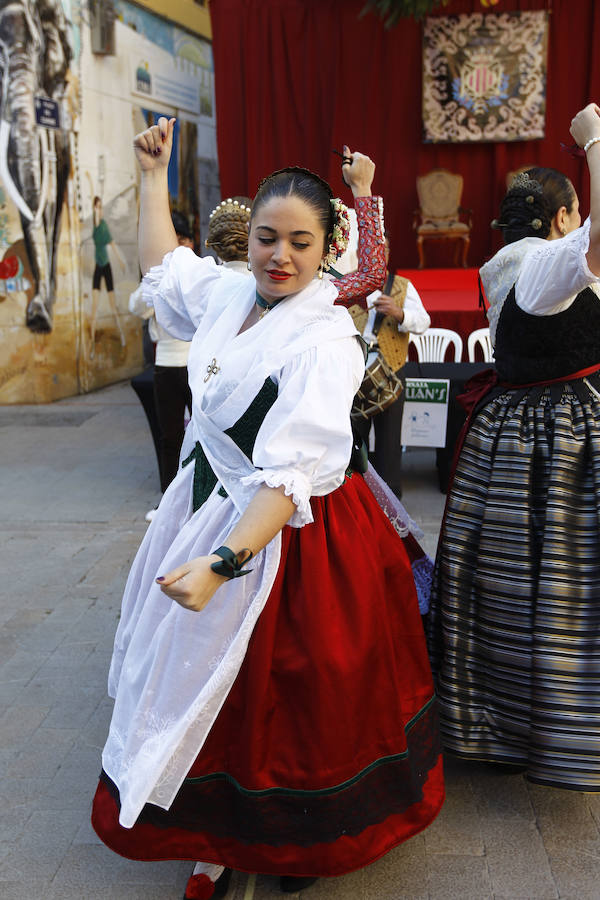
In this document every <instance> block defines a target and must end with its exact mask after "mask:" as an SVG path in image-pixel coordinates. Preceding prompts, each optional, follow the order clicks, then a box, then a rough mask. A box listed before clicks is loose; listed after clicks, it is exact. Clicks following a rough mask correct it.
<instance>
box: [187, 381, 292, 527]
mask: <svg viewBox="0 0 600 900" xmlns="http://www.w3.org/2000/svg"><path fill="white" fill-rule="evenodd" d="M277 391H278V387H277V385H276V384H275V382H274V381H272V380H271V379H270V378H267V380H266V381H265V383H264V384H263V386H262V388H261V389H260V391H259V392H258V394H257V395H256V397H255V398H254V400H253V401H252V403H251V404H250V406H249V407H248V409H247V410H246V412H245V413H244V414H243V415H242V416H241V417H240V418H239V419H238V420H237V422H236V423H235V424H234V425H232V426H231V428H227V429H226V431H225V434H227V435H229V437H230V438H231V439H232V441H234V442H235V443H236V444H237V445H238V447H239V448H240V450H241V451H242V453H245V454H246V456H247V457H248V459H252V451H253V450H254V444H255V441H256V436H257V434H258V432H259V430H260V426H261V425H262V423H263V421H264V418H265V416H266V415H267V413H268V412H269V410H270V409H271V407H272V406H273V404H274V403H275V400H276V399H277ZM192 460H193V461H194V488H193V504H192V506H193V510H194V512H196V510H197V509H200V507H201V506H202V504H203V503H205V502H206V501H207V500H208V498H209V497H210V495H211V494H212V492H213V489H214V487H215V485H216V483H217V476H216V475H215V473H214V472H213V470H212V468H211V465H210V463H209V461H208V459H207V458H206V454H205V452H204V450H203V449H202V444H201V443H200V441H197V442H196V446H195V447H194V449H193V450H192V452H191V453H190V455H189V456H188V458H187V459H185V460H184V461H183V462H182V464H181V465H182V466H187V465H188V463H191V462H192ZM219 493H220V495H221V496H222V497H226V496H227V492H226V491H225V489H224V488H223V487H222V486H221V487H220V488H219Z"/></svg>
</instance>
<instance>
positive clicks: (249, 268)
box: [246, 260, 252, 272]
mask: <svg viewBox="0 0 600 900" xmlns="http://www.w3.org/2000/svg"><path fill="white" fill-rule="evenodd" d="M246 266H247V267H248V271H249V272H251V271H252V264H251V262H250V260H248V262H247V263H246Z"/></svg>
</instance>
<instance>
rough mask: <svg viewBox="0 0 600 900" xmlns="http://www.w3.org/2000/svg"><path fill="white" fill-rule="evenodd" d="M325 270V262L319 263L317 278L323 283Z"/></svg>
mask: <svg viewBox="0 0 600 900" xmlns="http://www.w3.org/2000/svg"><path fill="white" fill-rule="evenodd" d="M324 268H325V263H324V262H323V260H321V262H320V263H319V268H318V270H317V278H318V279H319V281H321V280H322V278H323V269H324Z"/></svg>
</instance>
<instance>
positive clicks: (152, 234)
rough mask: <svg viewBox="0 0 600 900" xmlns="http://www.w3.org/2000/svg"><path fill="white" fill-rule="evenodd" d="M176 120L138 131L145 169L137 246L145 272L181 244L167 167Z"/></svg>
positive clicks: (137, 152)
mask: <svg viewBox="0 0 600 900" xmlns="http://www.w3.org/2000/svg"><path fill="white" fill-rule="evenodd" d="M174 127H175V119H165V118H164V116H161V118H160V119H159V120H158V123H157V124H156V125H152V126H151V127H150V128H147V129H146V131H142V132H140V134H136V136H135V138H134V139H133V149H134V151H135V155H136V157H137V160H138V162H139V164H140V168H141V170H142V182H141V187H140V221H139V227H138V245H139V256H140V269H141V270H142V275H145V274H146V272H147V271H148V270H149V269H151V268H152V266H158V265H160V263H161V262H162V261H163V258H164V256H165V254H167V253H169V252H170V251H171V250H174V249H175V248H176V247H177V246H178V241H177V235H176V234H175V229H174V228H173V223H172V221H171V210H170V209H169V191H168V184H167V169H168V166H169V159H170V158H171V150H172V147H173V128H174Z"/></svg>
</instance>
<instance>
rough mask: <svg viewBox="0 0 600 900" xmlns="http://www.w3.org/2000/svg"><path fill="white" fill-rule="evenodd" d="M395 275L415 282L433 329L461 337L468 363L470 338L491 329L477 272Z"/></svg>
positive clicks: (402, 271) (405, 272)
mask: <svg viewBox="0 0 600 900" xmlns="http://www.w3.org/2000/svg"><path fill="white" fill-rule="evenodd" d="M396 274H397V275H403V276H404V278H408V279H409V280H410V281H412V283H413V284H414V286H415V288H416V290H417V293H418V294H419V296H420V298H421V300H422V301H423V306H424V307H425V309H426V310H427V312H428V313H429V315H430V317H431V327H432V328H450V329H451V330H452V331H456V332H458V334H460V336H461V338H462V340H463V355H462V359H463V361H464V362H466V361H468V358H469V357H468V354H467V338H468V337H469V335H470V334H471V332H472V331H475V330H476V329H477V328H486V327H487V325H488V320H487V316H486V315H485V313H484V311H483V310H482V309H481V307H480V306H479V286H478V282H477V274H478V269H398V270H397V272H396Z"/></svg>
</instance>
